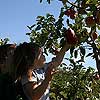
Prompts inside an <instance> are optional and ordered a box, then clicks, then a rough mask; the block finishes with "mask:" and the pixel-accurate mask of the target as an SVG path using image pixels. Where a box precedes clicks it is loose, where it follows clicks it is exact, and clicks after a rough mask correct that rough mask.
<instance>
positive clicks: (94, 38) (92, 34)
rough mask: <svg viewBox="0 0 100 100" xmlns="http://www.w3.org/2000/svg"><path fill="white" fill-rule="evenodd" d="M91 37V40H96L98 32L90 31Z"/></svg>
mask: <svg viewBox="0 0 100 100" xmlns="http://www.w3.org/2000/svg"><path fill="white" fill-rule="evenodd" d="M91 37H92V39H93V40H96V39H97V38H98V33H97V32H92V33H91Z"/></svg>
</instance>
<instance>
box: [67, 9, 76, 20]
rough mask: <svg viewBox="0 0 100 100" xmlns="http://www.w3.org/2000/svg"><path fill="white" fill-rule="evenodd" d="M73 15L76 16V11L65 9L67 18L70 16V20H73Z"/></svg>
mask: <svg viewBox="0 0 100 100" xmlns="http://www.w3.org/2000/svg"><path fill="white" fill-rule="evenodd" d="M75 14H76V11H75V10H74V9H72V8H70V9H67V10H66V11H65V15H67V16H68V17H69V16H70V18H71V19H74V18H75Z"/></svg>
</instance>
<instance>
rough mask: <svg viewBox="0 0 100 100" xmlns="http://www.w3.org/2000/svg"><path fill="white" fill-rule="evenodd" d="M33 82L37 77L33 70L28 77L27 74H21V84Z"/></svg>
mask: <svg viewBox="0 0 100 100" xmlns="http://www.w3.org/2000/svg"><path fill="white" fill-rule="evenodd" d="M33 82H37V77H36V74H35V73H34V71H32V76H31V77H30V78H29V77H28V76H27V75H23V76H22V78H21V83H22V85H25V84H27V83H33Z"/></svg>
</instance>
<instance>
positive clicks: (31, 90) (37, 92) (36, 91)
mask: <svg viewBox="0 0 100 100" xmlns="http://www.w3.org/2000/svg"><path fill="white" fill-rule="evenodd" d="M51 66H52V65H50V64H49V65H48V69H47V72H46V77H45V80H43V82H42V83H41V84H40V85H39V84H37V83H32V82H31V83H27V84H25V85H24V87H23V88H24V90H25V93H26V94H27V95H28V96H29V97H31V99H32V100H39V99H40V98H41V97H42V95H43V94H44V92H45V91H46V89H47V88H48V86H49V85H50V82H51V78H52V74H51V72H52V67H51Z"/></svg>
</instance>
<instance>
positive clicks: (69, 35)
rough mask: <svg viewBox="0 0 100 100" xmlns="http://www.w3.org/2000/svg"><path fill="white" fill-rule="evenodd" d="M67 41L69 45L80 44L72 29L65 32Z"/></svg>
mask: <svg viewBox="0 0 100 100" xmlns="http://www.w3.org/2000/svg"><path fill="white" fill-rule="evenodd" d="M65 34H66V39H67V42H68V43H69V44H76V43H77V42H78V38H77V36H76V34H75V32H74V30H72V29H71V28H68V30H67V31H66V32H65Z"/></svg>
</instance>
